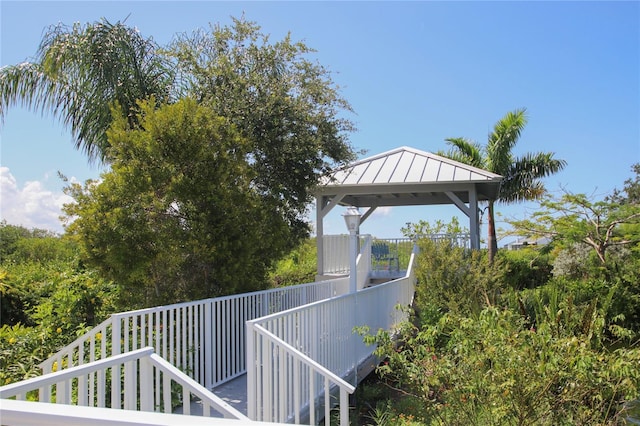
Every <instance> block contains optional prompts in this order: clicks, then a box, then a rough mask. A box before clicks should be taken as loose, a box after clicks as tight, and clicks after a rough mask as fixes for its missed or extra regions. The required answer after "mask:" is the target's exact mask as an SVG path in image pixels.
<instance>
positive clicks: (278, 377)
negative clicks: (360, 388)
mask: <svg viewBox="0 0 640 426" xmlns="http://www.w3.org/2000/svg"><path fill="white" fill-rule="evenodd" d="M247 327H248V328H250V329H251V330H252V331H254V333H255V334H254V335H253V336H254V338H256V337H257V336H258V335H262V336H263V337H264V338H266V339H267V340H268V341H270V342H271V345H269V344H268V343H267V342H262V344H261V345H259V346H260V347H261V349H262V355H261V356H259V358H262V357H264V356H268V354H272V355H271V356H272V357H273V359H272V361H273V364H275V365H276V366H277V369H278V370H277V371H275V368H273V367H274V366H273V365H271V363H269V361H268V360H266V362H265V363H264V364H263V367H264V368H265V369H267V370H269V373H268V374H269V375H270V376H272V379H273V380H275V381H279V382H280V389H279V390H280V392H278V398H279V400H278V401H277V403H275V404H272V395H271V394H270V392H269V389H268V388H266V389H265V390H267V392H262V393H260V391H259V389H260V388H262V387H264V386H268V384H266V383H261V380H260V378H257V377H254V376H253V375H249V377H248V378H247V390H248V392H249V394H250V395H251V397H250V398H249V401H250V402H254V403H253V404H252V403H250V402H249V403H248V411H249V413H248V414H249V417H250V418H251V419H253V420H263V421H276V422H290V421H292V420H293V421H294V423H296V424H300V420H301V414H302V410H303V406H302V404H303V401H304V400H308V412H309V424H317V419H316V417H315V416H316V409H315V404H316V398H318V397H319V396H320V395H319V394H318V391H320V392H321V395H322V396H323V398H324V418H325V425H329V424H330V419H331V409H332V404H331V403H330V401H331V389H332V388H333V386H337V387H338V389H339V393H340V397H339V398H340V399H339V400H340V402H339V407H340V425H348V424H349V397H348V395H349V394H352V393H353V392H355V390H356V388H355V386H352V385H351V384H349V383H347V382H346V381H345V380H343V379H342V378H341V377H339V376H337V375H336V374H334V373H333V372H331V371H330V370H328V369H327V368H325V367H323V366H322V365H321V364H319V363H317V362H316V361H314V360H313V359H311V358H309V357H308V356H306V355H305V354H303V353H302V352H300V351H299V350H297V349H296V348H294V347H293V346H291V345H290V344H288V343H287V342H285V341H284V340H282V339H280V338H279V337H278V336H276V335H275V334H273V333H271V332H270V331H268V330H267V329H265V328H264V327H261V326H260V325H258V324H251V323H247ZM250 347H252V348H253V346H250ZM255 349H256V350H258V351H260V349H258V348H255ZM254 356H255V355H254ZM303 367H306V369H305V368H303ZM289 373H292V374H293V377H289ZM314 374H318V375H319V376H320V377H321V378H323V379H324V380H323V382H322V384H321V385H320V384H319V385H320V386H317V385H316V383H315V379H314ZM301 377H307V380H306V384H307V385H308V387H307V386H305V384H304V383H303V384H302V385H301V384H300V378H301ZM256 378H257V379H258V380H255V379H256ZM290 379H291V380H290ZM259 393H260V395H261V398H258V394H259ZM302 395H305V396H307V397H306V398H303V397H302ZM258 400H260V401H261V402H262V404H261V405H262V407H261V408H262V410H258V409H257V406H256V405H257V403H258ZM269 413H273V415H270V414H269Z"/></svg>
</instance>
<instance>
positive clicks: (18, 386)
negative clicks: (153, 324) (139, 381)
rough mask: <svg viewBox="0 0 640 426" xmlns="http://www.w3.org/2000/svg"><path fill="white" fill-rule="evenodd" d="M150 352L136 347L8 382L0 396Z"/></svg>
mask: <svg viewBox="0 0 640 426" xmlns="http://www.w3.org/2000/svg"><path fill="white" fill-rule="evenodd" d="M152 353H153V348H142V349H138V350H137V351H131V352H127V353H124V354H120V355H114V356H111V357H109V358H105V359H101V360H98V361H94V362H92V363H90V364H83V365H79V366H77V367H71V368H67V369H65V370H61V371H56V372H55V373H49V374H45V375H44V376H38V377H32V378H30V379H26V380H23V381H21V382H16V383H10V384H8V385H5V386H2V387H0V398H10V397H12V396H16V395H22V394H26V393H27V392H30V391H32V390H36V389H39V388H41V387H44V386H51V385H55V384H56V383H60V382H63V381H67V380H71V379H74V378H76V377H78V376H82V375H83V374H89V373H92V372H95V371H97V370H100V369H104V368H110V367H113V366H114V365H119V364H124V363H125V362H129V361H133V360H137V359H139V358H140V357H143V356H149V355H151V354H152Z"/></svg>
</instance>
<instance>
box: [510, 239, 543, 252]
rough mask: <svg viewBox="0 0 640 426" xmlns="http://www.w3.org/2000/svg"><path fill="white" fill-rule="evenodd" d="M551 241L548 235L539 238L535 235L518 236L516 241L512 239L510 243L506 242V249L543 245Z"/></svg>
mask: <svg viewBox="0 0 640 426" xmlns="http://www.w3.org/2000/svg"><path fill="white" fill-rule="evenodd" d="M550 242H551V239H550V238H548V237H541V238H536V237H526V238H524V237H523V238H518V239H517V240H516V241H514V242H513V243H511V244H507V249H508V250H520V249H523V248H526V247H530V246H544V245H546V244H549V243H550Z"/></svg>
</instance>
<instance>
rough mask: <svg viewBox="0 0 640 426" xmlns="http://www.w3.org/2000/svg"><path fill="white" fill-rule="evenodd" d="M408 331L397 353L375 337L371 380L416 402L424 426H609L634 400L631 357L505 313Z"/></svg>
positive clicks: (636, 357) (638, 383)
mask: <svg viewBox="0 0 640 426" xmlns="http://www.w3.org/2000/svg"><path fill="white" fill-rule="evenodd" d="M545 324H546V323H545ZM594 324H595V323H594ZM600 327H601V323H600ZM408 331H410V332H409V333H406V334H403V335H402V337H401V339H400V341H401V342H403V343H402V344H401V346H399V347H398V346H394V341H392V340H390V339H388V336H384V335H378V338H377V341H378V343H379V345H380V349H379V352H380V353H381V354H383V355H384V356H386V357H388V364H384V365H383V366H382V367H381V369H380V370H379V372H380V373H382V374H383V375H384V376H385V377H387V378H392V379H393V380H394V381H395V382H396V383H399V384H401V385H402V387H403V389H405V390H406V391H407V392H410V393H412V394H414V395H416V396H419V397H420V399H421V401H422V404H423V408H424V410H425V411H426V417H425V418H424V419H423V421H424V422H425V423H426V424H453V425H457V424H477V425H486V424H505V425H508V424H532V425H533V424H536V425H537V424H614V423H615V422H617V421H620V420H621V418H622V415H623V413H624V410H625V406H624V403H625V402H626V401H631V400H633V399H634V398H637V397H638V396H640V391H639V389H640V367H639V365H640V364H639V361H640V351H639V350H638V349H617V350H615V351H611V352H609V351H607V350H595V349H593V348H592V346H591V345H590V344H589V343H588V340H589V337H588V335H587V334H582V335H564V336H557V335H554V334H553V331H552V328H551V327H547V326H545V325H542V324H541V326H540V327H537V329H530V328H528V326H527V325H526V323H525V321H524V320H523V318H522V317H521V316H520V315H518V314H516V313H515V312H512V311H510V310H502V309H496V308H487V309H484V310H483V311H482V312H480V315H479V316H478V317H476V318H474V319H470V318H467V317H461V316H459V315H456V314H453V313H451V314H446V315H444V316H443V317H442V318H441V319H440V320H439V321H438V322H437V323H435V324H433V325H430V326H426V327H424V328H422V329H421V330H419V331H418V332H417V333H415V331H411V330H408Z"/></svg>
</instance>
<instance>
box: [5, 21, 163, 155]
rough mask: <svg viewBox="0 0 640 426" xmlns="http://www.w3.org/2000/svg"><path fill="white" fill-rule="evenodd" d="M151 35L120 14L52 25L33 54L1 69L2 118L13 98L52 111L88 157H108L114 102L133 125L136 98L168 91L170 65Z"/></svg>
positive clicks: (24, 103)
mask: <svg viewBox="0 0 640 426" xmlns="http://www.w3.org/2000/svg"><path fill="white" fill-rule="evenodd" d="M157 51H158V48H157V46H156V45H155V43H154V42H153V41H152V40H151V39H145V38H143V37H142V36H141V35H140V34H139V33H138V32H137V30H135V29H133V28H130V27H127V26H125V25H123V24H121V23H120V22H117V23H115V24H111V23H109V22H108V21H106V20H104V19H103V20H101V21H99V22H96V23H94V24H87V25H85V26H82V25H80V24H75V25H73V26H72V27H68V26H66V25H63V24H58V25H55V26H51V27H49V28H48V30H47V31H46V32H45V34H44V35H43V38H42V41H41V43H40V45H39V47H38V51H37V53H36V57H35V60H34V61H33V62H30V63H25V64H20V65H16V66H12V67H4V68H2V70H0V90H1V93H2V95H1V96H0V118H2V117H4V114H5V113H6V109H7V108H8V107H9V106H11V105H14V104H21V105H23V106H26V107H29V108H32V109H35V110H40V111H42V112H43V113H44V112H45V111H48V112H51V113H52V114H53V115H54V116H56V117H58V118H60V119H61V121H62V122H63V124H64V125H66V126H68V127H69V128H70V130H71V133H72V135H73V137H74V139H75V144H76V147H77V148H79V149H83V150H84V151H85V152H86V153H87V154H88V156H89V159H90V160H95V159H99V160H105V152H106V148H107V146H108V143H107V139H106V130H107V128H108V127H109V125H110V124H111V121H112V117H111V110H110V107H111V105H113V104H116V103H117V104H119V105H121V107H122V111H123V113H124V114H125V116H126V117H127V118H128V120H129V123H130V125H132V126H133V125H134V124H135V123H134V122H133V120H135V117H136V114H135V112H136V111H137V102H138V101H139V100H142V99H148V98H149V97H151V96H152V95H153V96H154V97H155V98H156V99H157V101H158V102H163V101H166V100H168V99H169V94H170V90H171V89H172V84H173V76H174V74H175V73H174V72H172V67H171V64H170V62H169V61H168V59H166V58H165V57H163V56H162V55H159V54H157Z"/></svg>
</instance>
